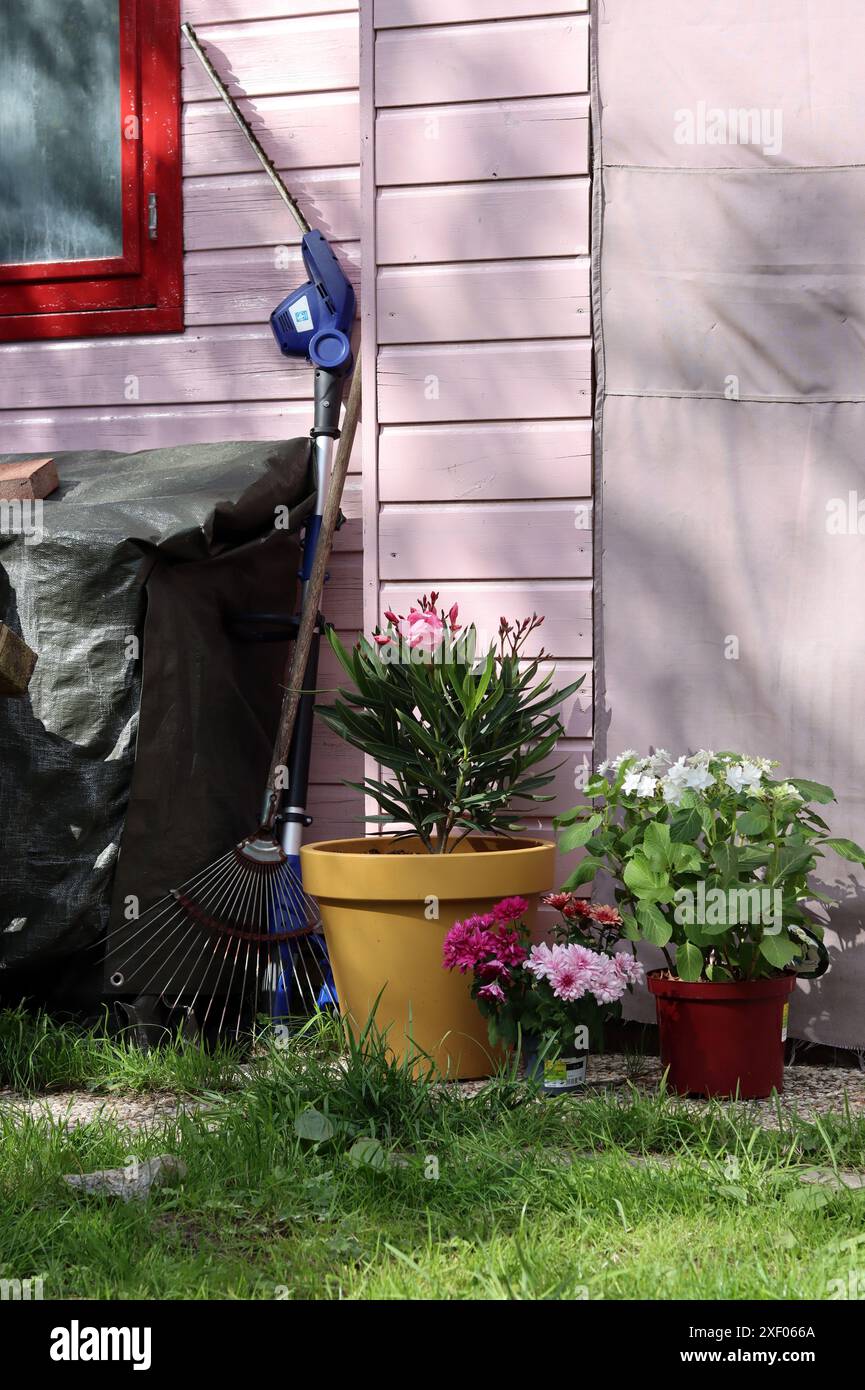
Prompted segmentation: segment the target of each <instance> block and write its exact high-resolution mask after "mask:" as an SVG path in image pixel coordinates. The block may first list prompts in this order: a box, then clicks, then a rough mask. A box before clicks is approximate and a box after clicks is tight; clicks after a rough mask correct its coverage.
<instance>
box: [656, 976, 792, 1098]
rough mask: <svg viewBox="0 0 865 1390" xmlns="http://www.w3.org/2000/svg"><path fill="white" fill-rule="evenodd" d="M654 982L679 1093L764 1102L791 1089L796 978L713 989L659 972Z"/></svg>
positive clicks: (664, 1059) (666, 1055) (665, 1062)
mask: <svg viewBox="0 0 865 1390" xmlns="http://www.w3.org/2000/svg"><path fill="white" fill-rule="evenodd" d="M647 983H648V986H649V990H650V992H651V993H652V994H654V996H655V1008H656V1010H657V1014H658V1029H659V1032H660V1043H661V1065H662V1066H663V1067H667V1068H669V1076H668V1084H669V1086H670V1089H671V1090H673V1091H676V1092H677V1093H678V1094H679V1095H700V1096H735V1095H738V1096H739V1098H740V1099H741V1100H757V1099H760V1098H761V1097H763V1096H768V1095H770V1094H771V1092H772V1091H773V1090H775V1091H778V1092H779V1093H780V1092H781V1091H782V1090H783V1089H784V1033H785V1028H784V1019H785V1007H786V1005H787V1002H788V999H789V996H790V994H791V993H792V991H793V989H794V987H795V984H796V979H795V976H793V975H779V976H777V977H775V978H774V979H771V980H743V981H739V982H735V983H731V984H710V983H707V982H705V981H697V982H693V983H692V982H689V981H687V980H671V979H670V978H669V977H668V976H667V974H666V972H665V971H663V970H653V971H651V972H650V974H649V976H648V981H647Z"/></svg>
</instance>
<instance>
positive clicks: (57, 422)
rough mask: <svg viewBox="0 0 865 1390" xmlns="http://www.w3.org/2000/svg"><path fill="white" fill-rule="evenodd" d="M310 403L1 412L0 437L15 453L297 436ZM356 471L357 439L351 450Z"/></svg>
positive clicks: (304, 429)
mask: <svg viewBox="0 0 865 1390" xmlns="http://www.w3.org/2000/svg"><path fill="white" fill-rule="evenodd" d="M312 409H313V407H312V401H311V400H309V401H293V402H291V403H285V402H282V401H279V402H271V401H259V402H254V403H252V404H246V403H243V402H239V403H229V404H225V405H222V404H210V405H184V406H178V405H167V406H163V407H161V408H159V407H150V408H149V409H148V408H147V407H146V406H132V405H126V406H110V407H106V408H104V409H103V410H92V409H87V408H72V409H60V410H54V411H48V410H45V409H40V408H37V409H35V410H29V411H14V410H10V411H2V412H0V436H2V438H3V441H4V443H5V444H7V445H12V446H14V448H15V450H16V451H17V452H21V453H24V452H33V453H36V452H37V451H48V450H56V451H59V450H61V449H114V450H116V451H117V452H118V453H136V452H137V451H138V450H141V449H161V448H164V447H167V446H168V445H172V444H216V443H221V442H223V441H224V440H234V439H237V440H248V439H255V440H268V439H296V438H300V437H302V436H303V435H306V434H308V433H309V427H310V423H311V421H312ZM352 468H353V469H355V470H356V471H359V470H360V440H359V439H358V441H357V443H356V445H355V449H354V452H353V454H352Z"/></svg>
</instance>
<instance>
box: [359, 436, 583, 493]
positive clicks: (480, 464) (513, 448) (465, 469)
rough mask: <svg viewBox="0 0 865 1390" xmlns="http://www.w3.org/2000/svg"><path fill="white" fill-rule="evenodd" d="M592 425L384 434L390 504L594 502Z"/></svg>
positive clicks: (383, 489)
mask: <svg viewBox="0 0 865 1390" xmlns="http://www.w3.org/2000/svg"><path fill="white" fill-rule="evenodd" d="M591 463H592V425H591V421H589V420H548V421H547V420H531V421H527V422H526V423H523V424H514V423H509V424H506V425H494V424H478V423H475V422H472V423H471V424H467V425H395V426H394V425H392V426H388V427H386V428H385V429H383V430H382V431H381V438H380V443H379V464H378V473H379V494H380V498H381V500H382V501H383V502H457V501H466V502H473V501H495V500H507V499H508V498H517V497H525V498H531V499H534V498H544V497H588V496H589V494H590V493H591V487H592V478H591Z"/></svg>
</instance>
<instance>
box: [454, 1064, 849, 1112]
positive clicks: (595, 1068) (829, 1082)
mask: <svg viewBox="0 0 865 1390" xmlns="http://www.w3.org/2000/svg"><path fill="white" fill-rule="evenodd" d="M662 1076H663V1069H662V1067H661V1063H660V1060H659V1059H658V1058H657V1057H638V1058H634V1057H633V1056H631V1057H625V1056H622V1055H620V1054H618V1053H614V1052H608V1053H606V1054H604V1055H603V1056H601V1057H590V1058H589V1068H588V1079H587V1084H586V1089H585V1095H586V1096H587V1097H589V1096H597V1095H599V1094H601V1093H603V1092H604V1091H611V1090H612V1091H617V1092H619V1093H620V1095H621V1096H622V1099H623V1101H624V1100H626V1099H627V1096H628V1094H629V1092H630V1088H631V1087H632V1086H633V1088H634V1089H635V1090H636V1091H637V1092H638V1093H639V1094H640V1095H644V1096H649V1095H653V1094H655V1093H656V1092H657V1090H658V1087H659V1085H660V1083H661V1078H662ZM459 1084H460V1085H461V1086H463V1087H464V1089H465V1090H466V1091H467V1092H468V1093H469V1094H475V1093H476V1092H478V1091H479V1090H480V1089H481V1087H482V1086H483V1085H484V1083H483V1082H482V1081H466V1082H460V1083H459ZM779 1102H780V1107H781V1111H782V1113H784V1114H788V1115H793V1114H795V1115H798V1117H799V1118H800V1119H802V1120H812V1119H813V1118H814V1116H815V1115H829V1114H835V1115H843V1114H844V1113H845V1111H846V1110H847V1108H848V1107H849V1112H850V1114H851V1115H853V1116H865V1072H862V1071H860V1070H859V1068H858V1067H853V1068H849V1067H826V1066H820V1067H814V1066H810V1067H809V1066H803V1065H795V1066H788V1067H787V1068H786V1070H785V1073H784V1092H783V1094H782V1095H781V1096H780V1097H778V1098H777V1099H775V1098H771V1099H769V1100H751V1101H743V1102H742V1103H741V1108H742V1110H743V1111H744V1112H745V1113H746V1114H747V1115H748V1116H749V1117H750V1118H751V1119H752V1120H754V1121H755V1123H757V1124H761V1125H765V1126H768V1127H770V1128H773V1129H774V1128H777V1125H778V1104H779ZM682 1104H683V1105H688V1106H693V1107H696V1108H699V1107H700V1106H701V1105H706V1104H708V1102H706V1101H701V1100H698V1099H693V1098H689V1099H687V1100H683V1101H682Z"/></svg>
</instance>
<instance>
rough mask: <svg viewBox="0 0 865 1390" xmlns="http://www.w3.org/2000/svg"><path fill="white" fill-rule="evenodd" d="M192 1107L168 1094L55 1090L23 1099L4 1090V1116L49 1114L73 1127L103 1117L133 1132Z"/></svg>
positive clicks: (1, 1104)
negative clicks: (123, 1093) (114, 1093)
mask: <svg viewBox="0 0 865 1390" xmlns="http://www.w3.org/2000/svg"><path fill="white" fill-rule="evenodd" d="M189 1105H190V1102H189V1100H188V1099H186V1098H183V1097H179V1096H175V1095H170V1094H168V1093H166V1092H156V1093H155V1094H154V1093H151V1094H149V1095H146V1094H135V1095H122V1094H117V1095H110V1096H104V1095H98V1094H95V1093H94V1092H92V1091H52V1092H51V1093H50V1094H48V1095H40V1096H22V1095H19V1094H17V1093H16V1092H15V1091H0V1113H3V1112H6V1113H7V1114H8V1113H11V1114H13V1115H15V1114H19V1115H20V1114H26V1113H28V1112H29V1114H31V1115H46V1116H49V1117H50V1118H51V1119H52V1120H56V1121H57V1122H58V1123H60V1124H65V1125H67V1126H69V1127H70V1128H71V1127H74V1126H76V1125H86V1124H89V1123H90V1121H91V1120H98V1119H100V1118H102V1119H106V1120H114V1121H116V1123H117V1124H119V1125H122V1126H123V1128H124V1129H128V1130H130V1131H132V1132H133V1133H140V1132H141V1131H142V1130H145V1129H152V1128H153V1127H154V1126H155V1125H158V1124H161V1123H162V1122H163V1121H165V1120H170V1119H173V1118H174V1117H175V1115H178V1114H179V1113H180V1112H181V1111H182V1110H184V1109H188V1108H189Z"/></svg>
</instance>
